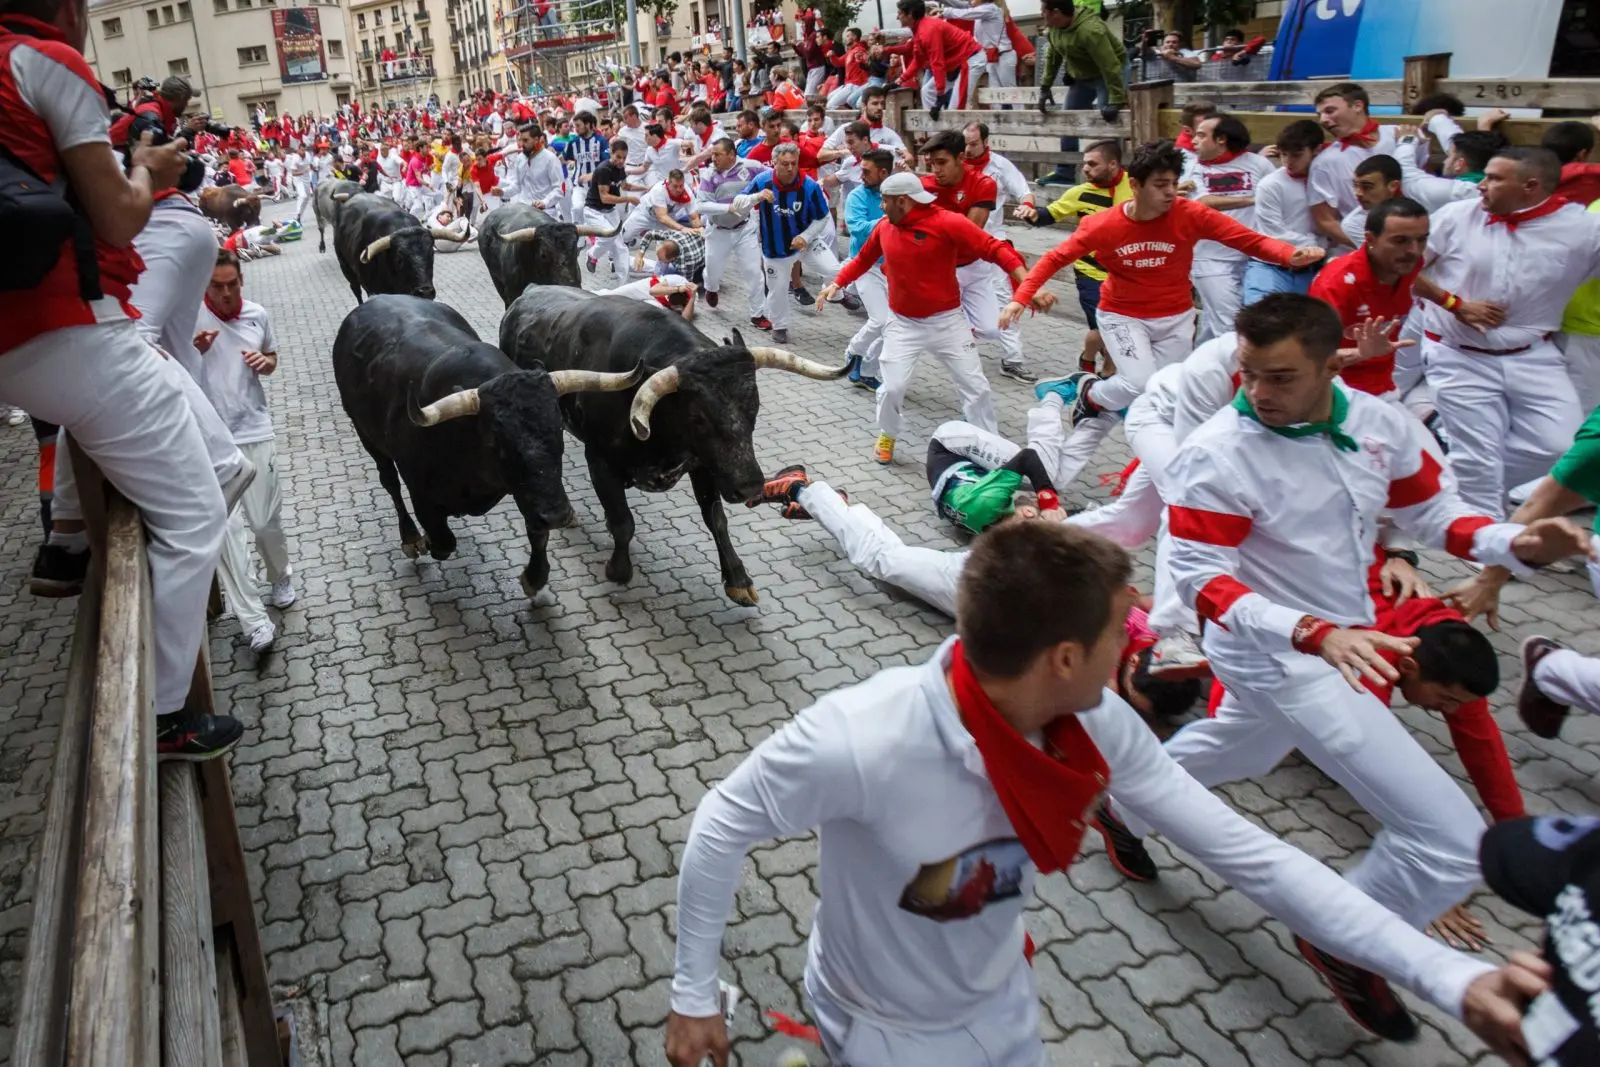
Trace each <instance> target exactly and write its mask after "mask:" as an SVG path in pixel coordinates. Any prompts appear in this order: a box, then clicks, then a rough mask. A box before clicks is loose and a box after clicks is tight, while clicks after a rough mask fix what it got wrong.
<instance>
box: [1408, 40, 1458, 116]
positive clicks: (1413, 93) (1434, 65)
mask: <svg viewBox="0 0 1600 1067" xmlns="http://www.w3.org/2000/svg"><path fill="white" fill-rule="evenodd" d="M1448 77H1450V53H1449V52H1435V53H1434V54H1433V55H1428V56H1406V69H1405V74H1404V75H1403V76H1402V78H1401V84H1400V106H1401V107H1403V108H1405V109H1407V110H1410V108H1411V105H1412V104H1415V103H1416V102H1417V101H1418V100H1421V99H1422V98H1423V97H1425V96H1432V95H1433V93H1434V92H1435V88H1434V87H1435V86H1436V85H1437V84H1438V83H1439V82H1440V81H1441V80H1442V79H1444V78H1448Z"/></svg>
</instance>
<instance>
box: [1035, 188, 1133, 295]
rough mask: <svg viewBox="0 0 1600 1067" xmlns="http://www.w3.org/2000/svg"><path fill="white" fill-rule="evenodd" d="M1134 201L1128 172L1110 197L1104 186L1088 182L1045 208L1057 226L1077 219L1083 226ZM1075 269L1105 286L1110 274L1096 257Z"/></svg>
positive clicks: (1073, 267)
mask: <svg viewBox="0 0 1600 1067" xmlns="http://www.w3.org/2000/svg"><path fill="white" fill-rule="evenodd" d="M1132 199H1133V186H1132V185H1130V184H1129V183H1128V172H1127V171H1123V172H1122V180H1120V181H1119V182H1117V185H1116V188H1114V189H1112V190H1111V192H1109V193H1107V192H1106V190H1105V189H1104V188H1102V187H1101V186H1098V185H1095V184H1094V183H1093V182H1084V183H1083V184H1082V185H1074V186H1073V187H1072V188H1070V189H1068V190H1067V191H1066V192H1064V193H1062V194H1061V196H1060V197H1058V198H1057V199H1056V201H1055V202H1054V203H1053V204H1051V205H1050V206H1049V207H1047V208H1045V210H1046V211H1048V212H1049V213H1050V217H1051V218H1053V219H1055V220H1056V221H1057V222H1066V221H1067V220H1068V219H1076V220H1078V221H1079V222H1082V221H1083V220H1084V219H1086V218H1088V217H1089V216H1090V215H1094V214H1098V213H1099V212H1101V211H1104V210H1105V209H1106V208H1108V207H1115V206H1116V205H1118V204H1120V203H1122V202H1123V201H1124V200H1132ZM1072 269H1073V270H1076V271H1077V272H1078V273H1079V274H1081V275H1083V276H1084V277H1085V278H1088V279H1090V280H1092V281H1097V282H1103V281H1105V280H1106V272H1105V269H1104V268H1103V267H1101V266H1100V264H1099V263H1097V262H1095V258H1094V257H1093V256H1084V257H1083V258H1082V259H1080V260H1078V261H1077V262H1076V263H1074V264H1073V265H1072Z"/></svg>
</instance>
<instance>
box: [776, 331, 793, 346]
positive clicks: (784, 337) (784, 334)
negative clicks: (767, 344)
mask: <svg viewBox="0 0 1600 1067" xmlns="http://www.w3.org/2000/svg"><path fill="white" fill-rule="evenodd" d="M772 343H773V344H775V345H786V344H788V343H789V331H788V330H779V329H774V330H773V331H772Z"/></svg>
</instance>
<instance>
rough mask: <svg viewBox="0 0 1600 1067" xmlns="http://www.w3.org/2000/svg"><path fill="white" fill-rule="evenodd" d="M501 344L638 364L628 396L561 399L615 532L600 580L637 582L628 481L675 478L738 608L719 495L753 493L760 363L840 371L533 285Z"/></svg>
mask: <svg viewBox="0 0 1600 1067" xmlns="http://www.w3.org/2000/svg"><path fill="white" fill-rule="evenodd" d="M500 347H501V349H502V350H504V351H505V352H506V354H507V355H509V356H510V357H511V358H512V359H513V360H515V361H516V363H517V365H518V366H520V367H538V366H545V367H549V368H550V370H551V372H552V373H555V372H558V371H561V370H583V371H591V372H600V373H616V372H619V371H621V370H623V369H631V368H634V367H636V366H638V367H643V368H644V373H645V374H648V375H649V377H648V378H647V379H646V380H645V381H644V382H643V383H642V384H641V385H639V386H638V388H636V389H633V388H630V389H629V390H628V391H627V392H625V393H624V392H613V393H607V394H601V393H583V394H571V395H568V396H566V397H563V398H562V401H561V416H562V418H563V420H565V422H566V425H567V429H568V430H570V431H571V432H572V434H573V436H575V437H577V438H578V439H579V440H580V441H582V442H583V445H584V459H585V460H586V461H587V462H588V465H589V479H590V481H591V482H592V483H593V484H594V488H595V493H596V494H597V495H598V496H599V498H600V505H601V507H603V508H604V509H605V513H606V527H607V529H609V530H610V531H611V538H612V545H613V547H612V552H611V559H610V560H609V561H608V562H607V563H606V577H607V578H609V579H611V580H612V581H614V582H618V583H621V584H624V585H626V584H627V583H628V582H629V581H630V580H631V579H632V578H633V561H632V559H631V558H629V555H628V546H629V542H630V541H632V540H633V516H632V514H631V513H630V512H629V510H628V498H627V492H626V491H627V489H628V488H629V487H634V488H638V489H643V490H644V491H645V492H652V493H654V492H662V491H664V490H666V489H670V488H671V487H672V486H673V485H674V484H676V483H677V481H678V479H679V478H681V477H683V475H685V474H688V475H689V481H690V483H691V484H692V485H693V486H694V495H695V499H696V500H697V501H698V502H699V504H700V514H701V515H702V517H703V518H704V519H705V523H706V525H707V526H708V527H710V528H711V535H712V537H714V538H715V539H716V542H717V558H718V560H719V561H720V563H721V564H722V585H723V590H724V591H725V592H726V593H727V594H728V598H729V599H730V600H732V601H734V602H735V603H737V604H744V605H751V604H754V603H755V602H756V599H757V597H756V591H755V588H754V587H753V586H752V585H751V584H750V576H749V575H748V574H747V573H746V572H745V569H744V564H743V563H742V562H740V560H739V556H738V554H737V553H735V552H734V550H733V541H732V540H731V539H730V538H729V536H728V518H727V516H726V515H725V514H724V513H723V510H722V502H723V501H724V500H725V501H727V502H728V503H730V504H733V503H738V502H739V501H741V500H744V501H748V500H753V499H755V497H756V496H758V495H759V494H760V492H761V487H762V481H763V475H762V473H761V467H760V465H759V464H757V463H756V456H755V447H754V446H753V445H752V444H751V440H750V435H751V432H752V431H753V430H754V428H755V423H756V413H757V411H758V410H759V409H760V406H761V398H760V395H759V394H758V393H757V391H756V374H755V372H756V371H757V370H759V369H761V368H763V367H770V368H773V369H775V370H786V371H793V372H794V373H796V374H803V375H805V376H806V377H808V378H816V379H819V380H824V381H826V380H829V379H834V378H841V377H843V376H844V375H845V373H846V372H847V371H848V369H849V368H848V367H840V368H837V369H835V368H832V367H826V366H823V365H822V364H820V363H813V362H812V361H810V360H806V359H801V358H800V357H798V356H796V355H794V354H793V353H791V352H783V351H780V350H778V349H776V348H746V347H745V345H744V341H743V340H742V339H741V338H740V337H739V335H738V334H737V333H735V334H734V336H733V338H732V340H725V341H724V342H723V343H722V344H721V345H717V344H713V343H712V342H711V341H710V339H708V338H707V337H706V336H705V335H704V334H702V333H701V332H700V331H699V330H697V329H695V328H694V327H693V326H692V325H690V324H689V323H688V322H687V321H686V320H684V319H683V318H681V317H680V316H678V315H675V314H673V313H671V312H668V311H666V310H665V309H663V308H660V307H657V306H655V305H651V304H641V303H637V302H635V301H632V300H625V299H621V298H618V297H608V296H602V295H596V294H593V293H588V292H584V291H583V290H581V289H568V288H565V287H562V286H535V287H533V288H530V289H528V290H527V291H526V292H524V293H523V294H522V295H521V296H519V297H518V298H517V299H516V300H515V301H514V302H513V303H512V305H511V307H510V309H509V310H508V311H507V312H506V315H505V318H503V319H502V320H501V321H500Z"/></svg>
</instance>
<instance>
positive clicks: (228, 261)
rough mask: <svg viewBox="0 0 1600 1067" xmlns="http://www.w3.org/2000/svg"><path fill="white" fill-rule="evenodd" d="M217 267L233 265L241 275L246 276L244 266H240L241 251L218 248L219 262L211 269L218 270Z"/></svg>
mask: <svg viewBox="0 0 1600 1067" xmlns="http://www.w3.org/2000/svg"><path fill="white" fill-rule="evenodd" d="M217 267H232V268H233V269H234V270H236V271H238V272H239V277H241V278H243V277H244V267H242V266H240V263H239V253H237V252H231V251H229V250H228V249H226V248H219V249H217V264H216V267H212V268H211V269H212V270H216V269H217Z"/></svg>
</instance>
